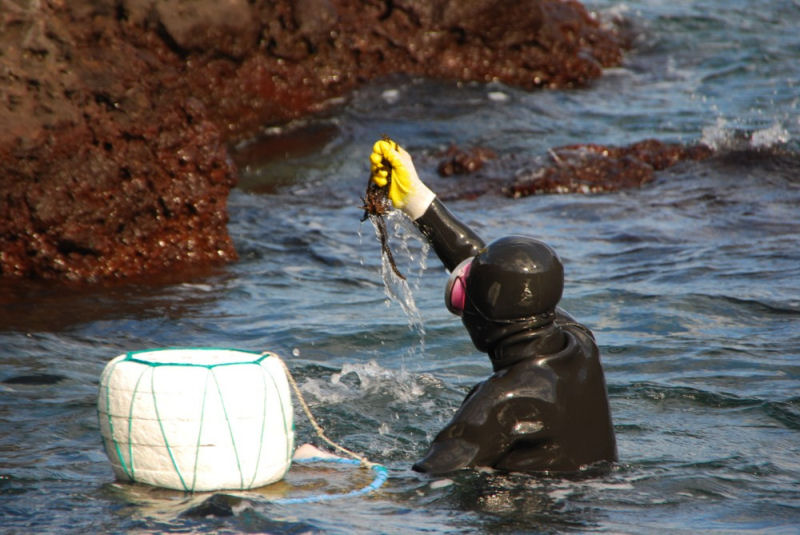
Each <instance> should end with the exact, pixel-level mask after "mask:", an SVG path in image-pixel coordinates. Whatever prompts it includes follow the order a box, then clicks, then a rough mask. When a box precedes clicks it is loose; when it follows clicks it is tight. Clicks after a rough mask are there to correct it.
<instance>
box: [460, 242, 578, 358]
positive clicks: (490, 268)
mask: <svg viewBox="0 0 800 535" xmlns="http://www.w3.org/2000/svg"><path fill="white" fill-rule="evenodd" d="M563 289H564V267H563V265H562V264H561V260H560V259H559V258H558V255H557V254H556V253H555V251H553V249H551V248H550V247H549V246H548V245H547V244H545V243H543V242H541V241H539V240H536V239H534V238H529V237H526V236H508V237H505V238H500V239H499V240H496V241H494V242H492V243H490V244H489V245H488V246H487V247H485V248H484V249H482V250H481V251H480V252H479V253H478V254H477V255H476V256H475V258H474V259H473V261H472V264H471V266H470V271H469V277H468V278H467V281H466V300H465V303H464V312H463V315H462V318H461V319H462V321H463V323H464V326H465V327H466V328H467V331H468V332H469V334H470V338H472V342H473V343H474V344H475V347H477V348H478V349H479V350H481V351H486V352H489V353H490V354H491V352H492V350H493V348H494V347H495V346H497V344H498V343H499V342H500V341H502V340H504V339H506V338H509V337H511V336H516V335H519V334H520V333H523V332H526V331H531V330H537V329H540V328H542V327H544V326H546V325H549V324H551V323H552V322H553V320H554V319H555V309H556V305H557V304H558V302H559V300H560V299H561V293H562V291H563Z"/></svg>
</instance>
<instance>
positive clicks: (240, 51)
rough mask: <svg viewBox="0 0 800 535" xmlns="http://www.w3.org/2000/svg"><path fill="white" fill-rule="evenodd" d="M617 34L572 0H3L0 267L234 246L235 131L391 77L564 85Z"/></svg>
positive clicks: (75, 265) (189, 258)
mask: <svg viewBox="0 0 800 535" xmlns="http://www.w3.org/2000/svg"><path fill="white" fill-rule="evenodd" d="M620 48H621V47H620V42H619V38H618V37H617V36H616V35H615V34H614V32H613V31H611V30H609V29H607V28H603V27H602V26H601V25H600V24H598V22H597V21H595V20H594V19H592V18H591V17H590V16H589V14H588V13H587V12H586V11H585V9H584V8H583V7H582V6H581V5H580V4H578V3H577V2H574V1H569V0H567V1H562V0H538V1H537V0H531V1H528V2H511V3H509V2H502V1H498V0H494V1H492V0H465V1H460V0H439V1H429V0H385V1H374V0H364V1H361V2H351V1H344V0H296V1H288V0H285V1H281V0H279V1H266V0H255V1H248V0H192V1H189V0H70V1H69V2H65V1H62V0H50V1H45V0H43V1H41V2H19V1H18V0H0V97H2V98H0V276H3V277H29V278H41V279H63V280H76V281H105V280H116V279H124V278H129V277H133V276H137V275H143V274H145V275H146V274H151V273H157V272H163V271H165V270H174V269H177V268H180V267H181V266H187V265H197V264H207V263H209V262H224V261H229V260H232V259H234V258H235V257H236V252H235V250H234V248H233V245H232V243H231V240H230V238H229V236H228V233H227V230H226V223H227V211H226V200H227V195H228V192H229V190H230V188H231V187H233V186H234V184H235V181H236V170H235V168H234V165H233V163H232V162H231V159H230V157H229V154H228V149H227V144H228V143H229V142H230V141H232V140H236V139H240V138H242V137H244V136H247V135H249V134H251V133H253V132H254V131H255V130H256V129H257V128H259V127H260V126H262V125H264V124H267V123H278V122H283V121H287V120H290V119H292V118H295V117H298V116H301V115H304V114H308V113H313V112H315V111H318V110H320V109H322V108H324V107H325V106H326V105H327V103H329V102H330V99H331V97H335V96H339V95H342V94H344V93H345V92H346V91H348V90H350V89H352V88H353V87H355V86H356V85H358V84H361V83H364V82H365V81H368V80H370V79H373V78H375V77H378V76H382V75H386V74H389V73H394V72H405V73H409V74H412V75H419V76H429V77H437V78H450V79H460V80H477V81H490V80H500V81H503V82H505V83H508V84H513V85H517V86H521V87H525V88H535V87H570V86H577V85H583V84H585V83H587V82H588V81H590V80H592V79H593V78H595V77H597V76H599V75H600V74H601V71H602V68H603V67H605V66H610V65H613V64H615V63H616V62H618V61H619V59H620Z"/></svg>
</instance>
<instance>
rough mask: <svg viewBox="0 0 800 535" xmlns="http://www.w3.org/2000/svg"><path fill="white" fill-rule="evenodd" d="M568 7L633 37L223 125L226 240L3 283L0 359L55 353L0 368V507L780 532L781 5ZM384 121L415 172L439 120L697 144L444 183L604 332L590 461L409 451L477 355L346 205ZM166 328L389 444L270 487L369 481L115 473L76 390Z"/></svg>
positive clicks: (786, 316)
mask: <svg viewBox="0 0 800 535" xmlns="http://www.w3.org/2000/svg"><path fill="white" fill-rule="evenodd" d="M588 5H589V6H590V7H591V8H593V9H596V10H597V11H598V12H599V13H600V14H602V15H603V16H605V17H613V16H624V17H625V18H627V19H629V20H631V21H633V26H634V28H635V31H636V32H637V35H638V38H637V40H636V48H635V49H634V50H633V51H632V52H631V53H630V54H629V55H628V56H627V58H626V61H625V64H624V65H623V66H622V67H621V68H618V69H613V70H610V71H608V72H607V73H606V75H605V77H604V78H603V79H601V80H599V81H598V82H596V83H594V84H593V85H592V86H591V87H590V88H587V89H581V90H574V91H539V92H533V93H526V92H523V91H519V90H516V89H513V88H509V87H505V86H502V85H498V84H496V85H490V86H485V85H477V84H466V85H457V84H446V83H433V82H429V81H422V80H408V79H392V80H386V81H385V82H382V83H379V84H373V85H371V86H369V87H366V88H363V89H361V90H360V91H358V92H357V93H355V94H354V95H353V96H352V97H351V98H349V99H347V100H346V101H344V102H342V104H341V105H339V106H338V107H337V108H336V109H335V110H334V111H333V112H332V113H330V114H328V115H326V116H325V117H320V118H316V119H313V120H309V121H305V122H302V123H298V124H293V125H289V126H288V127H283V128H280V129H273V130H270V131H268V132H267V133H268V134H269V135H270V136H272V138H270V139H271V141H268V142H262V143H254V144H252V145H250V146H246V147H241V154H240V156H239V159H240V161H242V169H241V171H242V180H241V187H240V188H239V189H238V190H236V191H234V192H233V194H232V195H231V198H230V201H229V207H230V214H231V223H230V231H231V233H232V235H233V238H234V240H235V242H236V245H237V248H238V251H239V253H240V256H241V260H240V261H239V262H238V263H235V264H231V265H228V266H224V267H222V268H218V269H214V270H210V271H205V272H200V273H195V274H182V275H179V276H178V277H176V278H175V279H173V280H171V281H170V280H166V281H162V282H161V283H158V284H156V283H153V284H148V285H130V286H125V287H122V288H115V289H111V290H101V289H98V290H96V291H90V292H77V291H66V290H63V289H58V288H53V287H48V286H37V287H29V288H23V289H20V288H14V287H12V286H9V285H5V286H3V287H2V292H3V295H4V296H7V297H5V298H4V299H3V300H2V303H3V304H2V305H0V381H2V380H6V379H8V378H11V377H19V376H25V375H34V374H50V375H53V376H55V377H50V378H49V379H48V378H41V377H40V380H39V381H38V382H39V383H45V384H13V383H0V525H1V526H2V529H3V531H6V532H10V533H14V532H17V533H31V532H81V533H85V532H103V531H109V532H123V531H133V532H137V531H143V532H160V531H170V530H171V531H187V532H223V533H225V532H227V533H234V532H270V533H304V532H319V533H323V532H324V533H370V532H384V533H401V532H402V533H413V532H425V533H444V532H453V531H455V532H474V531H481V532H493V533H494V532H498V533H499V532H514V533H521V532H572V531H574V532H587V531H601V532H610V533H656V532H659V533H661V532H668V533H697V532H700V531H703V532H709V531H710V532H718V533H737V532H759V533H797V532H798V531H800V528H798V527H797V526H800V394H798V392H800V321H799V320H800V156H798V154H800V143H798V139H800V110H799V109H798V107H799V106H800V69H798V58H800V32H798V28H800V2H797V1H796V0H794V1H792V0H774V1H770V2H756V1H749V2H731V1H725V0H705V1H696V2H665V1H661V0H637V1H629V2H625V3H617V2H612V1H598V2H591V3H589V4H588ZM384 133H385V134H389V135H391V136H393V137H394V138H395V139H397V140H398V141H400V142H401V143H403V144H404V145H405V146H406V147H407V148H408V149H409V150H410V151H411V152H412V153H413V154H414V155H415V156H416V157H417V161H418V169H419V170H420V172H421V174H422V176H423V178H424V179H426V180H427V179H429V180H430V182H431V184H433V185H442V184H444V183H443V182H442V181H443V180H446V179H437V178H434V174H435V171H434V169H435V161H436V160H435V158H434V157H433V156H432V153H433V152H434V151H435V150H436V149H439V148H444V147H446V146H447V145H448V144H449V143H451V142H455V143H458V144H461V145H464V146H470V145H484V146H488V147H491V148H492V149H494V150H495V151H496V152H498V153H499V154H500V155H501V156H507V155H511V154H515V153H516V154H521V155H525V156H530V157H534V156H537V155H544V154H546V151H547V149H549V148H550V147H554V146H558V145H563V144H568V143H603V144H627V143H631V142H635V141H639V140H641V139H644V138H650V137H654V138H658V139H661V140H664V141H682V142H695V141H700V140H703V141H705V142H706V143H708V144H711V145H712V146H714V147H715V148H716V149H717V154H716V156H715V157H713V158H712V159H710V160H706V161H703V162H694V163H684V164H680V165H679V166H677V167H675V168H672V169H670V170H668V171H665V172H661V173H660V174H658V176H657V179H656V181H655V182H653V183H651V184H648V185H646V186H645V187H643V188H642V189H638V190H630V191H625V192H621V193H615V194H607V195H596V196H582V195H563V196H536V197H529V198H525V199H519V200H509V199H506V198H502V197H498V196H484V197H481V198H478V199H477V200H474V201H459V202H453V203H451V204H450V207H451V209H452V210H453V211H455V212H457V213H458V214H459V216H461V217H462V219H463V220H465V221H467V222H468V223H470V224H471V225H473V226H474V227H475V229H476V230H477V231H478V232H479V233H480V234H481V235H482V236H483V237H484V238H485V239H486V240H491V239H494V238H497V237H500V236H502V235H504V234H507V233H512V232H513V233H520V232H524V233H529V234H532V235H535V236H538V237H541V238H542V239H544V240H546V241H548V242H549V243H550V244H552V245H553V246H554V247H555V248H556V249H557V250H558V252H559V253H560V255H561V256H562V259H563V260H564V263H565V266H566V276H567V287H566V291H565V297H564V299H563V301H562V304H563V305H564V307H565V308H566V309H567V310H568V311H570V312H571V313H572V314H573V315H575V316H576V317H577V318H579V319H580V320H581V321H583V322H584V323H586V324H587V325H588V326H590V327H591V328H592V330H593V331H594V333H595V334H596V336H597V339H598V342H599V344H600V347H601V351H602V354H603V362H604V366H605V370H606V379H607V382H608V388H609V393H610V401H611V406H612V411H613V417H614V423H615V428H616V432H617V440H618V445H619V455H620V462H619V464H618V465H617V466H616V467H615V469H614V470H613V471H612V472H611V473H608V474H604V475H598V476H595V477H586V478H582V479H578V478H571V479H569V478H567V479H565V478H551V479H542V478H532V477H522V476H504V475H498V474H486V473H473V472H465V473H460V474H457V475H454V476H453V477H451V478H449V479H430V478H427V477H421V476H418V475H416V474H414V473H413V472H411V471H410V465H411V463H412V462H413V461H414V460H415V459H416V458H417V457H418V456H419V455H420V454H421V453H422V452H423V451H424V450H425V447H426V444H427V443H428V442H429V441H430V440H431V439H432V437H433V436H434V435H435V433H436V432H437V431H438V430H439V429H440V428H441V427H442V426H443V425H444V423H445V422H446V421H447V420H448V419H449V417H450V416H451V414H452V413H453V411H454V410H455V408H456V407H457V406H458V404H459V403H460V401H461V399H462V398H463V396H464V394H465V392H466V391H467V390H468V388H469V387H470V386H471V385H472V384H474V383H475V382H477V381H479V380H481V379H483V378H484V377H486V376H487V375H488V373H489V372H490V367H489V365H488V360H487V359H486V357H485V356H484V355H481V354H479V353H477V352H475V350H474V349H473V348H472V346H471V344H470V342H469V340H468V337H467V335H466V332H465V331H464V330H463V327H461V325H460V322H459V321H458V319H457V318H455V317H452V316H450V315H449V314H448V313H447V312H446V310H445V308H444V306H443V302H442V289H443V285H444V283H445V280H446V275H445V272H444V270H443V269H442V268H441V267H440V266H439V265H438V262H437V261H436V259H435V258H433V257H427V262H426V263H425V264H424V267H420V259H421V257H422V258H425V255H424V254H423V253H424V252H425V251H423V250H421V249H420V248H421V244H420V242H419V241H417V240H416V239H415V238H413V237H408V236H407V237H406V238H405V239H406V242H405V243H406V244H407V248H408V251H409V252H410V254H411V255H413V257H414V258H413V260H408V259H406V257H405V255H400V256H401V258H400V259H399V260H400V269H401V270H402V271H403V272H405V273H406V274H407V275H409V281H410V286H411V288H412V291H413V299H414V302H415V305H416V310H417V311H418V316H416V317H414V316H411V317H409V315H407V314H406V312H405V311H404V310H403V308H402V307H401V306H400V304H399V303H398V301H397V300H395V299H389V298H387V294H386V289H385V287H384V284H383V281H382V279H381V264H380V251H379V246H378V242H377V239H376V237H375V234H374V231H373V229H372V227H371V226H370V225H369V223H364V224H361V223H359V218H360V216H361V210H360V207H359V205H360V200H359V195H360V194H362V193H363V189H364V186H365V184H366V177H367V163H366V160H367V156H368V154H369V150H370V147H371V145H372V142H373V141H374V140H375V139H377V138H378V137H380V135H381V134H384ZM276 140H278V141H281V143H282V144H281V145H279V146H280V147H282V148H281V149H280V150H278V151H277V152H278V154H277V156H276V154H275V152H276V149H275V148H274V147H275V146H276V143H277V141H276ZM270 147H272V148H270ZM453 180H459V179H453ZM461 180H469V178H465V179H461ZM447 185H448V187H452V182H451V183H447ZM400 241H401V240H399V239H396V238H395V239H394V240H393V244H395V246H397V245H398V244H399V243H400ZM398 254H399V253H398ZM172 345H183V346H185V345H192V346H226V347H237V348H242V349H257V350H264V349H269V350H273V351H277V352H278V353H280V354H282V355H283V356H284V357H285V360H286V361H287V363H288V364H289V366H290V367H291V368H292V370H293V371H294V373H295V375H296V376H297V378H298V381H299V382H300V384H301V387H302V390H303V391H304V393H305V395H306V397H307V398H308V400H309V401H310V403H311V405H312V409H313V410H314V411H315V413H316V414H317V416H318V417H319V418H320V421H321V422H322V424H323V425H324V426H325V428H326V430H327V431H328V433H329V435H330V436H331V437H332V438H334V439H335V440H337V441H340V442H341V443H343V444H344V445H346V446H348V447H350V448H352V449H355V450H358V451H362V452H364V453H365V454H366V455H367V456H368V457H369V458H371V459H372V460H375V461H378V462H382V463H384V464H386V465H387V466H388V467H389V468H390V470H391V478H390V480H389V482H388V483H387V484H386V485H385V486H384V487H383V488H382V489H381V490H380V491H379V492H377V493H375V494H373V495H371V496H369V497H367V498H360V499H355V500H352V501H348V502H346V503H343V502H341V503H325V504H317V505H313V504H312V505H296V506H274V505H269V504H268V503H266V500H267V499H269V498H270V497H275V496H291V495H293V494H297V493H302V492H304V491H305V490H307V489H306V487H309V488H317V487H315V485H317V486H318V487H319V488H332V489H334V490H335V489H342V490H347V489H349V488H355V487H358V486H360V485H363V484H366V482H368V481H369V479H370V477H369V474H362V473H359V472H355V473H353V472H346V471H345V472H342V471H336V470H324V471H323V470H319V471H314V470H309V469H308V468H300V467H298V468H293V469H292V471H291V473H290V475H289V477H288V478H287V481H286V482H284V483H281V484H278V485H276V486H274V487H271V488H268V489H263V490H260V491H258V492H256V493H255V494H249V495H247V496H245V497H244V499H243V501H241V502H240V503H238V505H237V506H236V507H234V509H233V512H234V515H233V516H228V517H217V518H197V517H187V516H183V515H182V512H184V511H186V510H187V509H188V508H190V507H191V506H192V505H196V504H197V503H198V501H202V500H203V499H205V498H206V497H207V496H199V497H190V496H184V495H183V494H182V493H177V492H172V491H165V490H157V489H150V488H147V487H143V486H138V485H122V484H118V483H115V482H114V479H113V475H112V472H111V468H110V466H109V464H108V462H107V460H106V458H105V456H104V454H103V451H102V449H101V443H100V436H99V430H98V426H97V421H96V414H95V399H96V391H97V385H98V379H99V375H100V372H101V370H102V368H103V366H104V365H105V363H106V362H107V361H108V360H109V359H111V358H112V357H114V356H115V355H117V354H119V353H122V352H124V351H127V350H133V349H141V348H149V347H162V346H172ZM297 422H298V423H297V431H298V435H299V439H300V440H301V441H302V440H308V439H311V438H312V432H311V428H310V426H309V425H308V424H307V423H306V422H305V420H304V419H302V417H301V416H300V415H299V414H298V416H297Z"/></svg>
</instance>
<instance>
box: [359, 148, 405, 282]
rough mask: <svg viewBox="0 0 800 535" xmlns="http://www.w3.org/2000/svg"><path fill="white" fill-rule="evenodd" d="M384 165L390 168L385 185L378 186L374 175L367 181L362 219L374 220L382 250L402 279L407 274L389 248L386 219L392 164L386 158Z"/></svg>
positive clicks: (388, 208)
mask: <svg viewBox="0 0 800 535" xmlns="http://www.w3.org/2000/svg"><path fill="white" fill-rule="evenodd" d="M383 165H384V167H385V168H386V169H388V170H389V176H388V177H387V179H386V184H385V185H384V186H378V185H377V184H376V183H375V182H373V180H372V177H370V179H369V181H368V183H367V191H366V193H365V194H364V197H362V198H361V201H362V202H363V203H364V205H363V206H362V208H363V209H364V216H363V217H362V218H361V221H366V220H367V218H369V220H370V221H372V224H373V225H375V228H377V229H378V236H379V237H380V241H381V251H382V253H383V254H385V255H386V259H387V260H388V261H389V265H390V266H392V271H394V274H395V275H397V276H398V277H400V278H401V279H402V280H406V278H405V276H404V275H403V274H402V273H400V270H399V269H397V264H395V262H394V256H393V255H392V251H391V249H389V233H388V232H387V230H386V220H385V219H384V216H385V215H386V214H387V213H388V212H389V210H390V207H389V206H390V205H389V188H390V187H391V185H392V166H391V164H390V163H389V162H388V161H386V160H385V159H384V161H383Z"/></svg>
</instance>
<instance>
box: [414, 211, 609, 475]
mask: <svg viewBox="0 0 800 535" xmlns="http://www.w3.org/2000/svg"><path fill="white" fill-rule="evenodd" d="M415 223H416V225H417V227H418V228H419V229H420V230H421V231H422V233H423V234H424V235H425V236H426V237H427V238H428V240H429V241H430V243H431V245H432V246H433V249H434V251H435V252H436V254H437V255H438V256H439V258H440V259H441V261H442V263H443V264H444V265H445V267H446V268H447V269H448V270H452V269H453V268H454V267H455V266H457V265H458V264H459V263H460V262H461V261H462V260H464V259H466V258H468V257H471V256H475V255H479V254H481V253H483V252H485V251H486V246H485V244H484V242H483V240H481V239H480V238H479V237H478V236H477V235H476V234H475V233H474V232H473V231H472V230H470V229H469V228H468V227H466V226H465V225H464V224H463V223H461V222H459V221H458V220H457V219H456V218H454V217H453V216H452V214H450V212H449V211H448V210H447V209H446V208H445V207H444V205H443V204H441V202H439V200H438V199H436V200H434V201H433V204H431V206H430V207H429V208H428V210H427V211H426V212H425V214H423V215H422V216H421V217H420V218H419V219H417V220H416V221H415ZM489 247H491V245H490V246H489ZM559 267H560V263H559ZM473 271H474V270H473ZM473 276H475V275H474V274H470V277H473ZM560 277H561V284H563V271H562V272H561V275H560ZM560 291H561V290H560V288H559V290H558V295H557V297H555V302H557V301H558V299H559V298H560ZM468 295H469V293H468ZM555 302H554V304H553V307H555ZM475 317H477V316H474V317H473V318H472V319H471V320H469V321H468V320H467V318H466V317H465V318H464V324H465V326H466V327H467V330H468V331H469V332H470V335H471V336H472V338H473V341H474V342H475V345H476V347H478V348H479V349H480V350H482V351H487V352H488V354H489V357H490V359H491V361H492V364H493V367H494V374H493V375H492V376H491V377H489V378H488V379H486V380H485V381H483V382H481V383H479V384H477V385H476V386H475V387H473V389H472V390H471V391H470V393H469V394H468V395H467V397H466V398H465V400H464V402H463V403H462V404H461V407H460V408H459V409H458V411H457V412H456V414H455V415H454V416H453V419H452V420H451V421H450V423H449V424H448V425H447V426H446V427H445V428H444V429H443V430H442V431H441V432H440V433H439V434H438V435H437V436H436V438H435V439H434V441H433V443H432V444H431V446H430V448H429V449H428V452H427V453H426V455H425V456H424V457H423V458H422V459H421V460H420V461H418V462H417V463H416V464H414V467H413V468H414V470H417V471H419V472H427V473H432V474H440V473H444V472H449V471H452V470H457V469H461V468H468V467H492V468H497V469H502V470H508V471H519V472H540V471H559V472H561V471H575V470H578V469H580V468H581V467H583V466H586V465H588V464H591V463H594V462H597V461H614V460H616V458H617V452H616V441H615V438H614V431H613V428H612V424H611V414H610V411H609V406H608V397H607V394H606V385H605V379H604V376H603V370H602V367H601V365H600V354H599V351H598V348H597V344H596V343H595V340H594V337H593V335H592V333H591V332H590V331H589V329H587V328H586V327H584V326H583V325H580V324H579V323H577V322H576V321H575V320H574V319H573V318H572V317H571V316H569V315H568V314H567V313H565V312H564V311H563V310H561V309H560V308H555V309H554V310H551V311H550V312H549V313H548V314H543V315H541V316H536V318H535V319H531V318H527V319H525V320H520V321H513V320H503V321H502V322H493V321H491V320H490V319H488V318H485V321H484V324H479V325H476V323H479V322H481V321H483V320H482V319H481V318H480V317H478V322H476V320H475Z"/></svg>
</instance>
